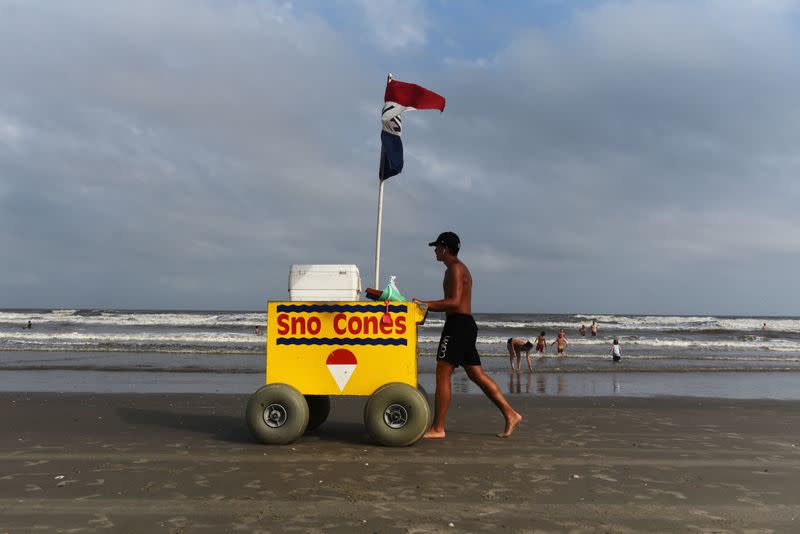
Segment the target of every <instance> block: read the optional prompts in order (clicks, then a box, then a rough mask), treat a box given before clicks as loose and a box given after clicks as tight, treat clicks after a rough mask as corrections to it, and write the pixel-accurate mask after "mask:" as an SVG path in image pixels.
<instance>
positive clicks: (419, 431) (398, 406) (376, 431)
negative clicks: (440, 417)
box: [364, 382, 430, 447]
mask: <svg viewBox="0 0 800 534" xmlns="http://www.w3.org/2000/svg"><path fill="white" fill-rule="evenodd" d="M429 417H430V408H429V406H428V400H427V399H426V398H425V396H424V395H423V394H422V393H421V392H420V391H419V390H418V389H417V388H413V387H411V386H409V385H408V384H401V383H397V382H395V383H391V384H386V385H384V386H381V387H380V388H378V390H377V391H375V393H373V394H372V395H371V396H370V398H369V399H368V400H367V404H366V406H365V407H364V425H365V426H366V427H367V432H368V433H369V435H370V436H371V437H372V439H374V440H375V441H377V442H378V443H380V444H381V445H385V446H387V447H407V446H409V445H412V444H414V443H416V442H417V441H419V439H420V438H421V437H422V435H423V434H424V433H425V431H426V430H427V429H428V419H429Z"/></svg>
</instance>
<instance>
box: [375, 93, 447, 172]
mask: <svg viewBox="0 0 800 534" xmlns="http://www.w3.org/2000/svg"><path fill="white" fill-rule="evenodd" d="M383 100H384V104H383V112H382V113H381V123H382V125H383V130H382V131H381V167H380V171H379V174H378V176H379V177H380V179H381V180H386V179H387V178H391V177H392V176H394V175H396V174H400V171H402V170H403V141H402V140H401V139H400V134H401V133H402V130H403V119H402V117H401V114H402V113H403V112H404V111H406V110H409V109H438V110H439V111H444V105H445V99H444V97H443V96H441V95H438V94H436V93H434V92H433V91H430V90H428V89H425V88H424V87H422V86H419V85H417V84H415V83H406V82H399V81H397V80H391V79H390V80H389V82H388V83H387V84H386V93H385V94H384V98H383Z"/></svg>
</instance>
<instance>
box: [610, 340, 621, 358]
mask: <svg viewBox="0 0 800 534" xmlns="http://www.w3.org/2000/svg"><path fill="white" fill-rule="evenodd" d="M611 357H612V358H614V361H615V362H618V361H620V359H621V358H622V349H621V348H620V346H619V339H617V338H614V344H613V345H611Z"/></svg>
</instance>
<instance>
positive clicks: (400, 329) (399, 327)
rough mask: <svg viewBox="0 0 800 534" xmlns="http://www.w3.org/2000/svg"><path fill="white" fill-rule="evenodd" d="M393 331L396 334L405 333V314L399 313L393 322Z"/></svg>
mask: <svg viewBox="0 0 800 534" xmlns="http://www.w3.org/2000/svg"><path fill="white" fill-rule="evenodd" d="M394 333H395V334H397V335H398V336H400V335H403V334H405V333H406V316H405V315H401V316H399V317H398V318H397V320H395V322H394Z"/></svg>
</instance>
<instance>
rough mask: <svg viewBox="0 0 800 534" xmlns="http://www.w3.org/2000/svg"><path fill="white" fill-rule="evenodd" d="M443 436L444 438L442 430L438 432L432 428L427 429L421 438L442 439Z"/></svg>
mask: <svg viewBox="0 0 800 534" xmlns="http://www.w3.org/2000/svg"><path fill="white" fill-rule="evenodd" d="M444 436H445V433H444V430H442V431H441V432H440V431H438V430H434V429H432V428H429V429H428V430H427V431H426V432H425V433H424V434H423V435H422V437H423V438H425V439H444Z"/></svg>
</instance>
